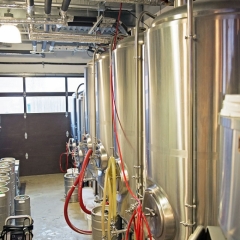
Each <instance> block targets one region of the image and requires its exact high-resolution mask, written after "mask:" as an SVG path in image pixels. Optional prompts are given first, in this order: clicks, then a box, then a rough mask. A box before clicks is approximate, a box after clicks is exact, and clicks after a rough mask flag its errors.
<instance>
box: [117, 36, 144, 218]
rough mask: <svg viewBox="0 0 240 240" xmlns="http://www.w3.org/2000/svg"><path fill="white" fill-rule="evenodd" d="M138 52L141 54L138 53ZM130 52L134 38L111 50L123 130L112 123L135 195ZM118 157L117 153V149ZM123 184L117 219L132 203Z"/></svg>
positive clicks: (134, 114)
mask: <svg viewBox="0 0 240 240" xmlns="http://www.w3.org/2000/svg"><path fill="white" fill-rule="evenodd" d="M139 42H140V47H139V48H141V47H142V44H143V36H140V38H139ZM139 52H140V53H141V52H142V51H139ZM134 57H135V51H134V37H129V38H126V39H124V40H122V41H120V42H119V43H118V45H117V48H116V49H115V50H114V51H113V64H114V65H113V78H114V89H115V102H116V108H117V112H118V115H119V119H120V121H121V124H122V127H123V130H124V132H123V130H122V129H121V126H120V124H119V122H118V119H117V116H116V117H115V118H116V124H117V131H118V138H119V143H120V147H121V152H122V158H123V161H124V162H125V164H126V166H127V167H126V169H127V171H128V176H129V185H130V187H131V189H132V191H133V192H134V193H135V192H136V180H135V178H134V177H136V174H137V173H136V171H138V168H136V169H135V167H134V166H137V164H138V159H137V137H138V134H137V121H138V116H137V84H136V80H135V79H136V64H135V58H134ZM117 151H118V152H117V154H118V155H119V150H117ZM123 186H124V187H125V183H123V182H120V185H119V188H120V189H121V190H120V189H119V193H118V212H119V214H120V215H121V217H123V218H125V219H129V217H130V215H129V214H128V213H126V212H125V210H127V209H129V207H130V204H131V203H133V202H132V200H131V196H130V194H129V192H127V191H126V189H125V191H124V187H123Z"/></svg>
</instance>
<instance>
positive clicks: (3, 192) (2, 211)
mask: <svg viewBox="0 0 240 240" xmlns="http://www.w3.org/2000/svg"><path fill="white" fill-rule="evenodd" d="M8 194H9V189H8V188H7V187H0V229H1V231H2V229H3V226H4V225H5V219H6V218H7V217H8V209H9V208H8V205H9V203H8Z"/></svg>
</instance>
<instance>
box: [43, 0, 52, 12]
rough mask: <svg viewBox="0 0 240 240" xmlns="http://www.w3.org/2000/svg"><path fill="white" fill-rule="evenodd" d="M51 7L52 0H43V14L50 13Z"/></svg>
mask: <svg viewBox="0 0 240 240" xmlns="http://www.w3.org/2000/svg"><path fill="white" fill-rule="evenodd" d="M51 7H52V0H45V6H44V10H45V14H50V13H51Z"/></svg>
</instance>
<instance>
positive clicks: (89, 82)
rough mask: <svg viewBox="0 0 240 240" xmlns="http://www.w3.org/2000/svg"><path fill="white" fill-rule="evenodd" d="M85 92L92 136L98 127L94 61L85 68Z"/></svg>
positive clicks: (89, 131)
mask: <svg viewBox="0 0 240 240" xmlns="http://www.w3.org/2000/svg"><path fill="white" fill-rule="evenodd" d="M84 77H85V83H84V85H85V93H86V101H85V103H86V108H85V110H86V115H85V116H86V132H87V133H88V134H89V135H90V137H91V138H92V137H94V136H96V127H95V116H96V112H95V108H94V94H95V93H94V92H93V87H94V84H95V79H94V76H93V63H92V62H89V63H88V65H87V67H86V68H85V73H84Z"/></svg>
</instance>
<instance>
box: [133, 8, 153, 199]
mask: <svg viewBox="0 0 240 240" xmlns="http://www.w3.org/2000/svg"><path fill="white" fill-rule="evenodd" d="M144 15H147V16H149V17H151V18H153V19H155V18H156V16H155V15H153V14H152V13H150V12H148V11H143V12H142V13H141V14H140V15H139V17H138V21H137V25H136V35H135V54H136V84H137V116H138V121H137V167H136V173H137V176H136V183H137V188H138V193H139V194H140V195H141V196H143V164H144V163H143V151H144V149H143V137H144V136H143V132H144V126H143V120H142V119H143V81H142V77H141V72H142V68H141V66H142V58H141V56H140V49H139V48H140V47H139V25H140V22H141V20H142V18H143V16H144ZM139 180H140V182H139Z"/></svg>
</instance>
